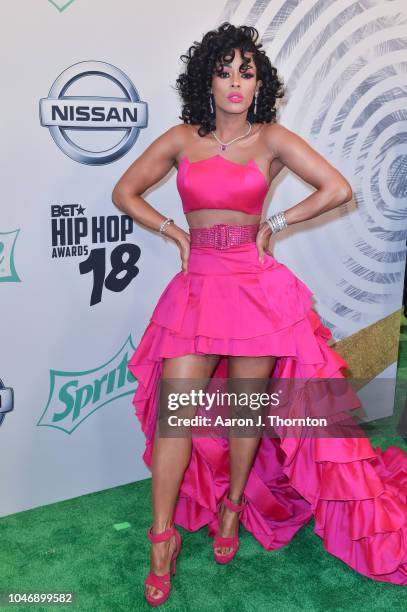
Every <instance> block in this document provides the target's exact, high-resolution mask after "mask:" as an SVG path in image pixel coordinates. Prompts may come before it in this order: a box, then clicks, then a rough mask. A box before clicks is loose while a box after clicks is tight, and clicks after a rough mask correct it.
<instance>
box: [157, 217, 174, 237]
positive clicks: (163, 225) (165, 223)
mask: <svg viewBox="0 0 407 612" xmlns="http://www.w3.org/2000/svg"><path fill="white" fill-rule="evenodd" d="M168 223H174V219H170V218H169V217H167V219H165V221H163V222H162V223H161V225H160V233H161V234H165V231H164V230H165V226H166V225H168Z"/></svg>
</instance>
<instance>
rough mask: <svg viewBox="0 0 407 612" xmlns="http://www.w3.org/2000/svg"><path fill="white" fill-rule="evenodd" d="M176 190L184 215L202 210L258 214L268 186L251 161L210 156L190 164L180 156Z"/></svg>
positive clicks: (254, 163)
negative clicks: (244, 162) (245, 161)
mask: <svg viewBox="0 0 407 612" xmlns="http://www.w3.org/2000/svg"><path fill="white" fill-rule="evenodd" d="M177 188H178V192H179V194H180V196H181V200H182V208H183V211H184V213H187V212H191V211H192V210H200V209H202V208H224V209H229V210H239V211H242V212H245V213H248V214H251V215H260V214H261V212H262V208H263V202H264V198H265V197H266V195H267V192H268V190H269V186H268V183H267V180H266V177H265V176H264V174H263V173H262V171H261V170H260V168H259V166H258V165H257V163H256V162H255V160H254V159H251V160H250V161H248V162H247V164H244V165H243V164H238V163H237V162H233V161H230V160H228V159H225V158H224V157H222V155H212V157H208V158H207V159H201V160H198V161H195V162H190V161H189V159H188V158H187V157H183V158H182V159H181V160H180V162H179V165H178V174H177Z"/></svg>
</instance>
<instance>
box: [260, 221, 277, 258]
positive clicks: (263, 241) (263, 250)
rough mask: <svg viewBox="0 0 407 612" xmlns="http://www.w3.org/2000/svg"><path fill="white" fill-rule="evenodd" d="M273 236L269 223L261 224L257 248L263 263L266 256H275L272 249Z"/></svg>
mask: <svg viewBox="0 0 407 612" xmlns="http://www.w3.org/2000/svg"><path fill="white" fill-rule="evenodd" d="M271 234H272V231H271V227H270V226H269V224H268V223H267V221H263V223H260V227H259V231H258V232H257V235H256V246H257V250H258V252H259V261H260V262H261V263H263V261H264V257H265V255H266V254H268V255H273V253H272V251H271V249H270V236H271Z"/></svg>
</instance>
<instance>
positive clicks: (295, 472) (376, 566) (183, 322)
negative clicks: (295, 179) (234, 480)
mask: <svg viewBox="0 0 407 612" xmlns="http://www.w3.org/2000/svg"><path fill="white" fill-rule="evenodd" d="M331 338H332V335H331V332H330V330H329V329H328V328H327V327H324V326H323V325H322V323H321V320H320V318H319V316H318V314H317V313H316V312H315V310H314V309H313V299H312V292H311V291H310V289H309V288H308V287H307V286H306V285H305V284H304V283H303V282H302V281H301V280H300V279H299V278H297V277H296V276H295V275H294V274H293V273H292V272H291V271H290V270H289V268H287V267H286V266H285V265H284V264H282V263H280V262H279V261H277V260H276V259H275V258H274V257H273V256H271V255H266V257H265V260H264V262H263V263H261V262H260V261H259V260H258V253H257V247H256V244H255V243H254V242H251V243H248V244H243V245H239V246H235V247H232V248H229V249H225V250H219V249H215V248H212V247H198V246H192V247H191V252H190V257H189V263H188V273H187V274H184V273H183V272H182V271H181V272H178V274H176V275H175V276H174V277H173V278H172V279H171V281H170V282H169V283H168V285H167V287H166V288H165V289H164V291H163V293H162V294H161V296H160V298H159V300H158V303H157V305H156V306H155V308H154V311H153V313H152V315H151V318H150V322H149V324H148V326H147V328H146V330H145V332H144V334H143V336H142V338H141V340H140V343H139V345H138V347H137V349H136V351H135V353H134V354H133V355H132V357H131V359H130V361H129V363H128V368H129V370H130V371H131V372H132V374H133V375H134V377H135V378H136V379H137V381H138V387H137V390H136V393H135V395H134V398H133V404H134V406H135V413H136V416H137V417H138V419H139V421H140V423H141V427H142V430H143V432H144V434H145V436H146V447H145V451H144V454H143V459H144V461H145V464H146V465H147V466H148V467H150V468H151V460H152V450H153V441H154V433H155V427H156V421H157V399H158V389H159V380H160V377H161V374H162V367H163V359H164V358H166V357H176V356H180V355H185V354H190V353H196V354H218V355H221V356H222V357H221V358H220V361H219V362H218V365H217V367H216V369H215V370H214V372H213V378H224V377H228V355H246V356H264V355H274V356H277V360H276V364H275V367H274V368H273V371H272V372H270V378H271V377H281V378H300V379H313V378H331V377H332V378H344V375H343V374H342V373H341V368H347V367H348V364H347V363H346V361H345V360H344V359H343V358H342V357H341V356H340V355H339V354H338V353H336V352H335V351H334V350H333V349H332V348H330V347H329V346H328V344H327V341H328V340H329V339H331ZM228 487H229V442H228V439H227V438H226V437H223V438H222V437H196V438H194V437H193V438H192V453H191V459H190V462H189V465H188V467H187V469H186V471H185V473H184V478H183V481H182V484H181V488H180V496H179V500H178V502H177V505H176V509H175V516H174V521H175V523H176V524H178V525H180V526H181V527H183V528H184V529H187V530H189V531H195V530H197V529H200V528H201V527H203V526H205V525H207V526H208V535H210V536H213V535H214V533H215V532H216V529H217V508H218V504H219V501H220V499H221V498H222V497H223V495H224V494H225V492H226V491H227V490H228ZM245 497H246V499H247V504H246V506H245V508H244V510H243V512H242V514H241V522H242V523H243V525H244V527H245V528H246V529H247V530H248V531H250V532H251V533H252V534H253V536H254V537H255V538H256V539H257V540H258V541H259V542H260V543H261V544H262V545H263V547H264V548H266V549H268V550H273V549H276V548H280V547H282V546H284V545H286V544H287V543H288V542H289V541H290V540H291V538H292V537H293V536H294V535H295V533H296V532H297V531H298V530H299V529H300V528H301V527H302V526H303V525H304V524H305V523H307V522H308V521H309V520H310V519H311V518H312V517H314V519H315V527H314V531H315V533H316V534H317V535H318V536H320V537H321V538H322V540H323V544H324V547H325V549H326V550H327V551H328V552H329V553H331V554H332V555H335V556H336V557H338V558H339V559H341V560H342V561H344V562H345V563H347V564H348V565H349V566H350V567H352V568H353V569H354V570H356V571H358V572H359V573H361V574H363V575H364V576H367V577H369V578H371V579H374V580H382V581H387V582H393V583H396V584H401V585H407V455H406V454H405V453H404V452H403V451H402V450H401V449H399V448H397V447H395V446H392V447H390V448H388V449H387V450H386V451H385V452H383V451H381V450H380V449H379V448H376V449H374V448H373V447H372V446H371V444H370V442H369V440H368V439H367V438H366V437H355V438H353V437H352V438H327V437H315V438H312V437H304V438H302V437H298V436H297V437H285V436H284V432H283V431H282V432H281V437H276V438H273V437H262V438H261V440H260V443H259V446H258V451H257V454H256V456H255V459H254V462H253V466H252V468H251V471H250V474H249V477H248V481H247V485H246V488H245Z"/></svg>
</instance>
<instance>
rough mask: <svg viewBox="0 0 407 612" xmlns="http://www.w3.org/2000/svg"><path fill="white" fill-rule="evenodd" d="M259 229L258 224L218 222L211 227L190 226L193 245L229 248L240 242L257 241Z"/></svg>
mask: <svg viewBox="0 0 407 612" xmlns="http://www.w3.org/2000/svg"><path fill="white" fill-rule="evenodd" d="M258 230H259V224H257V225H228V224H227V223H217V224H216V225H212V226H211V227H190V228H189V235H190V237H191V246H204V247H214V248H215V249H228V248H229V247H232V246H236V245H238V244H246V243H247V242H255V241H256V235H257V232H258Z"/></svg>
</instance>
